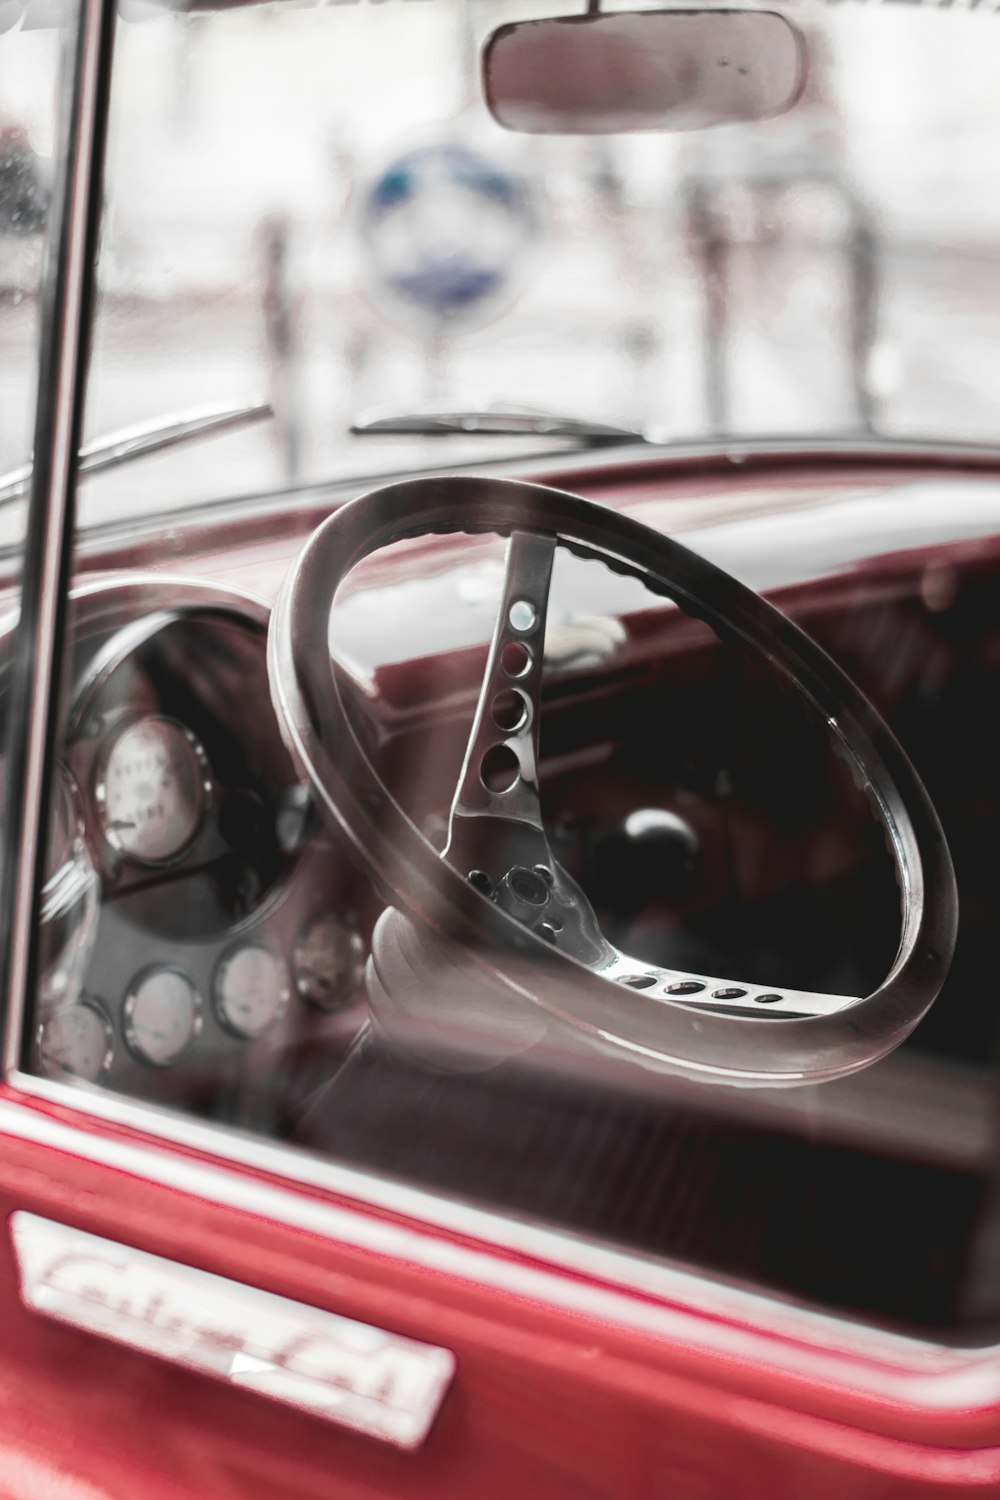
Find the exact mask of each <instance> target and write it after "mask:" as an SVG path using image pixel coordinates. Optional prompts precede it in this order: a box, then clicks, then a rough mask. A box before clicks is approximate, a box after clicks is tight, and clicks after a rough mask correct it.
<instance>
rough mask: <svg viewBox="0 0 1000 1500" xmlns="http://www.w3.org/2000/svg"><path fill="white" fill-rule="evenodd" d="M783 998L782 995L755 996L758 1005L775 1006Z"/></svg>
mask: <svg viewBox="0 0 1000 1500" xmlns="http://www.w3.org/2000/svg"><path fill="white" fill-rule="evenodd" d="M781 998H782V996H781V995H754V999H755V1000H756V1002H757V1004H758V1005H775V1004H776V1003H777V1001H779V1000H780V999H781Z"/></svg>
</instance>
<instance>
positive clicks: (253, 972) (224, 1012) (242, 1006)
mask: <svg viewBox="0 0 1000 1500" xmlns="http://www.w3.org/2000/svg"><path fill="white" fill-rule="evenodd" d="M213 992H214V1000H215V1010H216V1014H217V1015H218V1017H219V1020H220V1021H221V1022H222V1024H223V1026H225V1027H226V1029H227V1030H229V1031H233V1032H235V1033H236V1035H237V1036H241V1037H246V1038H247V1039H252V1038H254V1037H258V1036H263V1034H264V1032H265V1031H267V1029H268V1028H269V1027H270V1026H272V1025H273V1024H274V1022H275V1021H276V1020H277V1019H278V1017H279V1016H280V1015H281V1013H282V1011H283V1010H284V1008H285V1006H286V1005H287V1004H288V992H289V981H288V970H287V968H286V967H285V963H284V960H283V959H281V958H279V957H278V955H277V953H273V952H272V951H271V949H270V948H266V947H265V946H264V944H263V943H241V944H240V945H239V947H237V948H233V949H232V950H231V951H230V952H229V953H227V954H226V956H225V957H224V958H223V960H222V962H221V963H220V964H219V967H218V968H217V969H216V971H215V982H214V985H213Z"/></svg>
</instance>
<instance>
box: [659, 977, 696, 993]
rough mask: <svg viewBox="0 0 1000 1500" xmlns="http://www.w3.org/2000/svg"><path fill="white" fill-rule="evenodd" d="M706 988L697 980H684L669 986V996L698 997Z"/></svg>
mask: <svg viewBox="0 0 1000 1500" xmlns="http://www.w3.org/2000/svg"><path fill="white" fill-rule="evenodd" d="M704 988H705V986H704V985H703V984H700V983H699V981H698V980H697V979H682V980H681V981H680V983H679V984H668V985H667V994H668V995H697V994H699V993H700V992H701V991H702V990H703V989H704Z"/></svg>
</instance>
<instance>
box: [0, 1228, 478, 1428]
mask: <svg viewBox="0 0 1000 1500" xmlns="http://www.w3.org/2000/svg"><path fill="white" fill-rule="evenodd" d="M10 1225H11V1236H12V1239H13V1242H14V1250H15V1254H16V1257H17V1261H18V1267H19V1270H20V1278H21V1295H22V1298H23V1300H24V1302H25V1303H26V1304H27V1306H29V1307H31V1308H33V1309H34V1310H35V1311H36V1312H40V1313H44V1314H46V1315H47V1316H49V1317H52V1318H56V1319H58V1320H59V1321H60V1322H64V1323H71V1324H73V1325H74V1326H76V1327H78V1328H85V1329H87V1330H88V1331H90V1332H91V1333H96V1334H99V1335H101V1336H103V1337H105V1338H110V1339H115V1340H116V1341H118V1342H119V1343H124V1344H130V1345H132V1346H133V1347H134V1348H137V1349H142V1350H144V1351H146V1352H147V1353H150V1354H155V1355H158V1356H159V1357H161V1358H164V1359H170V1360H173V1361H174V1362H175V1363H177V1364H182V1365H186V1366H188V1367H189V1368H191V1369H196V1370H202V1371H204V1372H206V1373H208V1374H212V1375H215V1376H217V1377H219V1378H221V1379H223V1380H226V1381H228V1382H229V1383H230V1384H233V1385H237V1386H240V1387H244V1388H246V1389H249V1390H255V1391H258V1392H260V1393H261V1394H262V1395H266V1396H270V1397H272V1398H273V1399H275V1400H279V1401H284V1402H286V1403H288V1404H290V1405H293V1406H298V1407H300V1408H303V1409H304V1410H307V1411H311V1412H314V1413H316V1414H318V1415H320V1416H324V1417H328V1418H329V1419H331V1420H332V1421H335V1422H339V1423H341V1424H342V1425H344V1426H347V1427H353V1428H356V1429H357V1430H359V1431H361V1432H366V1433H368V1434H369V1435H371V1436H374V1437H381V1438H384V1439H386V1440H387V1441H388V1442H391V1443H395V1444H396V1445H398V1446H400V1447H404V1448H414V1447H416V1446H417V1445H418V1444H419V1443H421V1442H422V1441H423V1439H424V1438H425V1437H426V1435H427V1433H428V1431H429V1429H430V1426H431V1424H432V1422H433V1420H434V1417H435V1416H436V1414H437V1411H438V1408H439V1407H440V1404H441V1401H442V1399H443V1397H444V1393H445V1391H446V1390H447V1387H448V1384H449V1382H450V1381H451V1378H452V1375H453V1374H454V1369H455V1359H454V1355H453V1354H452V1353H451V1352H450V1350H447V1349H442V1348H439V1347H437V1346H435V1345H431V1344H423V1343H419V1342H417V1341H416V1340H414V1339H407V1338H401V1337H399V1336H398V1335H396V1334H391V1333H388V1332H386V1331H384V1330H383V1329H379V1328H373V1327H372V1326H371V1325H370V1324H366V1323H358V1322H355V1321H354V1320H353V1319H350V1318H342V1317H339V1316H337V1315H336V1314H334V1313H328V1312H323V1311H321V1310H320V1309H318V1308H313V1307H308V1306H306V1305H305V1304H304V1303H300V1302H292V1301H290V1300H289V1299H288V1298H285V1297H277V1296H274V1295H273V1294H272V1293H270V1292H262V1291H258V1290H257V1289H256V1288H254V1287H249V1286H246V1285H245V1284H243V1283H242V1282H236V1281H230V1280H229V1279H228V1278H226V1277H223V1276H216V1275H213V1274H211V1273H209V1272H205V1271H197V1270H194V1269H192V1268H191V1267H189V1266H183V1265H180V1264H178V1263H177V1262H175V1261H169V1260H165V1259H163V1258H162V1257H160V1256H156V1255H149V1254H147V1253H146V1252H145V1251H141V1250H133V1249H131V1248H129V1247H128V1246H125V1245H121V1244H118V1243H116V1242H114V1241H112V1240H106V1239H102V1238H100V1237H99V1236H97V1235H92V1234H86V1233H84V1232H83V1231H81V1230H77V1229H72V1228H69V1227H67V1226H66V1225H63V1224H57V1223H54V1222H53V1221H52V1220H48V1219H42V1218H39V1217H37V1216H36V1215H34V1214H28V1213H15V1214H12V1215H11V1220H10Z"/></svg>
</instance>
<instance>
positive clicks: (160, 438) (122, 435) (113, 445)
mask: <svg viewBox="0 0 1000 1500" xmlns="http://www.w3.org/2000/svg"><path fill="white" fill-rule="evenodd" d="M273 415H274V411H273V408H272V406H271V403H270V402H269V401H253V402H250V403H249V404H246V405H242V406H235V405H233V404H232V403H231V402H225V403H222V404H219V403H216V404H214V405H212V406H199V407H195V408H193V409H192V410H190V411H184V412H175V413H174V414H173V415H171V416H169V417H158V418H157V419H156V421H154V422H140V423H137V424H136V425H135V426H134V427H122V428H121V429H119V431H118V432H111V433H108V434H107V435H106V436H105V437H102V438H96V439H95V440H94V441H93V442H91V443H85V444H84V445H83V447H82V448H81V449H80V461H79V472H80V474H81V475H84V474H98V473H100V472H101V470H102V469H114V468H117V466H118V465H119V464H125V463H129V462H130V461H131V460H132V459H134V458H145V456H146V454H147V453H158V452H159V451H160V450H161V449H162V448H173V447H174V446H175V445H176V444H178V443H188V442H191V441H192V440H193V439H194V438H199V437H209V436H210V435H211V434H213V433H217V432H224V431H227V430H228V429H230V428H235V427H246V426H249V425H250V423H252V422H262V421H264V419H265V418H266V417H271V416H273ZM30 484H31V464H30V463H27V464H21V466H20V467H19V468H17V469H11V470H10V472H9V473H7V474H3V475H0V505H4V504H6V503H7V502H8V501H11V500H20V499H21V498H22V496H24V495H26V494H27V493H28V488H29V486H30Z"/></svg>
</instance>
